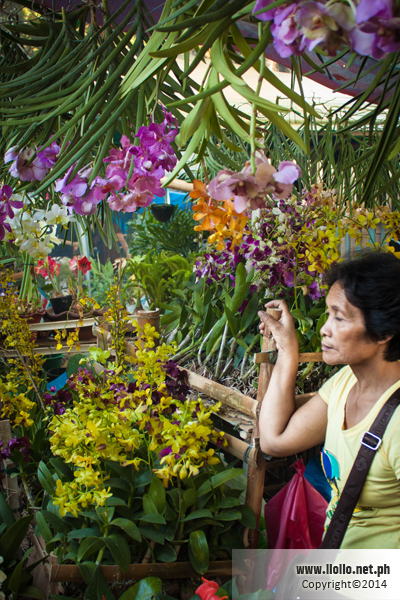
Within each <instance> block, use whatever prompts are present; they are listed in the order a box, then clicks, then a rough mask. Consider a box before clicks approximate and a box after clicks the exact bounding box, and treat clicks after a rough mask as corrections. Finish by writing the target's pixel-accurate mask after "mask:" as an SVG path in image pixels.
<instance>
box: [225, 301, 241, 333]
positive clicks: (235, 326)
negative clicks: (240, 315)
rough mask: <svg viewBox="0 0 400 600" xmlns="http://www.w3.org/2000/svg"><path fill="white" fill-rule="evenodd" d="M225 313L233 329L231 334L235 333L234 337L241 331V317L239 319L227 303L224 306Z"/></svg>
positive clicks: (230, 327)
mask: <svg viewBox="0 0 400 600" xmlns="http://www.w3.org/2000/svg"><path fill="white" fill-rule="evenodd" d="M224 313H225V316H226V319H227V321H228V325H229V329H230V330H231V334H232V335H233V337H236V336H237V334H238V333H239V323H240V322H239V319H237V318H236V317H235V315H234V314H233V313H232V311H231V310H230V309H229V308H228V306H227V305H226V304H225V306H224Z"/></svg>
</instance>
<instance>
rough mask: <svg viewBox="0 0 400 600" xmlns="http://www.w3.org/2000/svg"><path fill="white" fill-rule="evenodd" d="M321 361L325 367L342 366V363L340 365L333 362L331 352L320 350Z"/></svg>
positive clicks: (337, 362)
mask: <svg viewBox="0 0 400 600" xmlns="http://www.w3.org/2000/svg"><path fill="white" fill-rule="evenodd" d="M322 360H323V361H324V363H326V364H327V365H332V366H334V365H339V364H342V363H340V361H338V360H335V356H334V353H333V352H332V350H322Z"/></svg>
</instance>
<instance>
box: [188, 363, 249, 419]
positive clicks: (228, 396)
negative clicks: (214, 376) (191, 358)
mask: <svg viewBox="0 0 400 600" xmlns="http://www.w3.org/2000/svg"><path fill="white" fill-rule="evenodd" d="M182 370H183V371H186V373H187V376H188V383H189V385H190V387H191V388H193V389H194V390H196V391H197V392H202V393H203V394H206V395H207V396H209V397H210V398H213V399H214V400H217V401H218V402H222V403H223V404H226V405H227V406H230V407H231V408H235V409H236V410H239V411H240V412H242V413H244V414H245V415H249V416H250V417H254V418H256V417H257V413H258V401H257V400H254V398H250V396H245V394H242V393H241V392H238V391H237V390H233V389H232V388H228V387H225V386H224V385H221V384H220V383H216V382H215V381H211V380H210V379H207V377H203V376H202V375H198V374H197V373H193V372H192V371H188V370H187V369H183V368H182Z"/></svg>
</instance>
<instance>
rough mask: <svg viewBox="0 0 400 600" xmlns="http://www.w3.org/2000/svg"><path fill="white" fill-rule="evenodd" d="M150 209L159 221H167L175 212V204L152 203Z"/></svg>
mask: <svg viewBox="0 0 400 600" xmlns="http://www.w3.org/2000/svg"><path fill="white" fill-rule="evenodd" d="M150 209H151V212H152V213H153V216H154V218H155V219H156V220H157V221H159V222H160V223H167V222H168V221H169V220H170V218H171V217H172V215H173V214H174V210H175V204H152V205H151V206H150Z"/></svg>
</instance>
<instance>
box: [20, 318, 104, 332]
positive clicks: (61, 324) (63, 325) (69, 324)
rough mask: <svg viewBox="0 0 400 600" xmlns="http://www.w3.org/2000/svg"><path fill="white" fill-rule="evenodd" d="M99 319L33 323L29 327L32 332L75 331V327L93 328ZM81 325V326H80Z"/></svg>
mask: <svg viewBox="0 0 400 600" xmlns="http://www.w3.org/2000/svg"><path fill="white" fill-rule="evenodd" d="M98 322H99V320H98V319H94V318H91V319H83V320H82V321H79V320H78V319H73V320H71V321H50V322H47V323H32V325H29V329H30V330H31V331H54V329H75V327H91V326H93V325H95V324H96V323H98ZM78 323H80V325H78Z"/></svg>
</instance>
